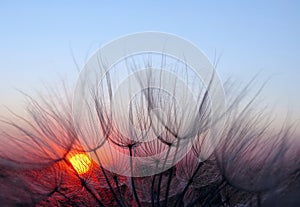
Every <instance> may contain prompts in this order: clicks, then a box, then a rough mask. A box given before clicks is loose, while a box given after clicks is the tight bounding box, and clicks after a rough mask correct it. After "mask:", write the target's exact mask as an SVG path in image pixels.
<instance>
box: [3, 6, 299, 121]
mask: <svg viewBox="0 0 300 207" xmlns="http://www.w3.org/2000/svg"><path fill="white" fill-rule="evenodd" d="M299 10H300V3H299V1H263V2H261V1H248V2H246V1H244V2H236V1H210V2H209V3H207V2H206V3H205V2H198V1H189V2H183V1H151V2H150V1H148V2H146V1H143V2H141V1H130V3H129V2H125V1H123V2H114V3H112V2H110V3H108V2H101V1H76V2H75V1H48V2H45V1H43V2H41V1H1V2H0V19H1V21H0V31H1V32H0V57H1V58H0V59H1V61H0V97H1V99H0V104H1V107H0V114H1V115H6V114H7V112H6V109H5V108H4V107H3V105H6V106H8V107H9V108H11V109H12V110H15V111H18V112H21V113H22V111H23V109H22V107H23V105H22V100H23V97H22V95H21V94H20V93H19V92H18V91H17V90H16V89H19V90H22V91H24V92H26V93H29V94H34V93H35V91H38V90H41V89H42V87H43V84H44V83H47V84H50V85H51V84H53V85H55V84H56V83H58V82H60V80H61V79H64V80H68V81H69V82H71V83H75V81H76V78H77V77H78V71H79V70H81V69H82V67H83V65H84V63H85V62H86V60H87V58H88V57H90V56H91V55H92V54H93V52H95V51H96V50H97V48H99V47H100V46H101V45H103V44H105V43H107V42H108V41H111V40H113V39H116V38H118V37H120V36H123V35H126V34H128V33H134V32H142V31H161V32H168V33H173V34H176V35H179V36H181V37H183V38H185V39H188V40H190V41H192V42H193V43H195V45H197V46H198V47H199V48H200V49H201V50H202V51H203V52H204V53H205V54H206V55H207V56H208V58H209V59H210V60H211V61H212V62H218V65H217V71H218V73H219V74H220V76H221V78H222V79H223V80H225V79H226V78H228V77H233V79H234V80H237V83H245V82H247V81H249V80H250V79H251V78H252V77H253V76H254V75H255V74H257V73H258V72H260V75H259V78H258V83H263V82H264V81H265V80H267V79H269V78H270V81H269V83H268V85H267V86H266V88H265V90H264V92H263V94H262V97H263V98H264V99H265V100H266V102H267V103H270V107H275V109H274V114H275V115H276V117H277V119H278V120H279V121H282V120H283V119H285V114H286V113H290V116H291V120H298V119H299V117H300V108H299V106H300V96H299V89H300V58H299V57H300V38H299V37H300V26H299V25H300V24H299V20H300V13H299ZM217 60H219V61H217Z"/></svg>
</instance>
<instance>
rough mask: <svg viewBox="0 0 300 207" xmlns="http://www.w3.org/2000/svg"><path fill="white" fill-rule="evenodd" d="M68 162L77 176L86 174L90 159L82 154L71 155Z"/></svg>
mask: <svg viewBox="0 0 300 207" xmlns="http://www.w3.org/2000/svg"><path fill="white" fill-rule="evenodd" d="M69 161H70V163H71V164H72V166H73V168H74V169H75V170H76V172H77V173H78V174H79V175H82V174H85V173H87V172H88V171H89V169H90V165H91V163H92V162H91V160H90V158H89V157H88V156H87V155H86V154H84V153H80V154H76V155H73V156H72V157H71V158H70V159H69Z"/></svg>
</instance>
